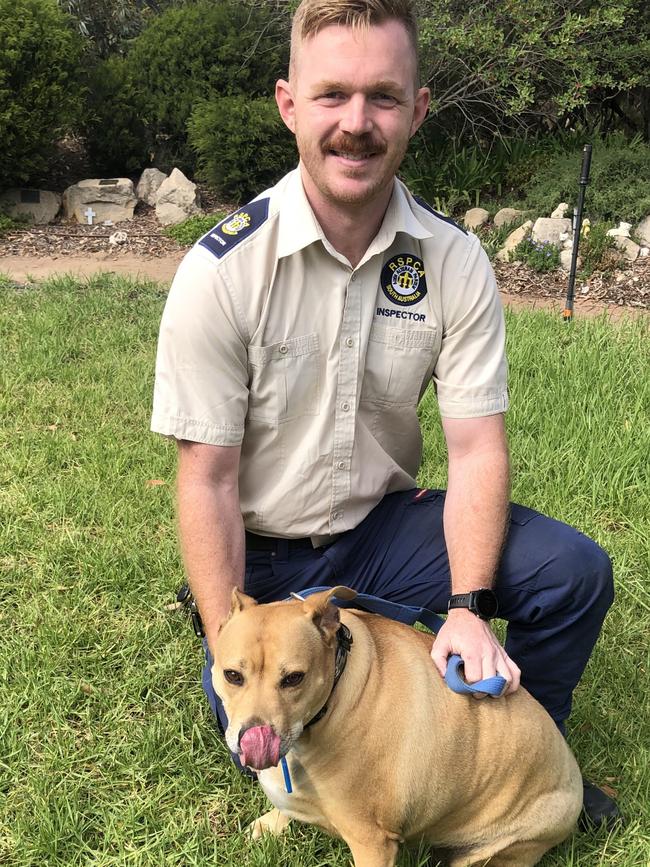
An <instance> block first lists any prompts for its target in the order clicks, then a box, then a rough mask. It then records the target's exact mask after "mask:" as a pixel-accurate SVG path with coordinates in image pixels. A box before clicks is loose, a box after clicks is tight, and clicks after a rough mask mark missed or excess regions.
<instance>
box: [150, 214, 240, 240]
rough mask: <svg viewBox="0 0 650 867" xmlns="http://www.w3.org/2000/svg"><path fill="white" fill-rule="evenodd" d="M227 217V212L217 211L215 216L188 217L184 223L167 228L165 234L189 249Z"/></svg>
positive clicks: (199, 215)
mask: <svg viewBox="0 0 650 867" xmlns="http://www.w3.org/2000/svg"><path fill="white" fill-rule="evenodd" d="M225 216H226V212H225V211H217V212H216V213H214V214H198V215H197V216H195V217H188V219H187V220H183V222H182V223H176V224H175V225H174V226H167V228H166V229H165V230H164V232H165V235H167V237H168V238H173V239H174V240H175V241H178V243H179V244H182V245H183V246H186V247H189V246H190V245H191V244H194V243H195V242H196V241H198V240H199V238H201V237H203V235H205V233H206V232H209V231H210V229H212V227H213V226H216V225H217V223H219V222H221V220H223V218H224V217H225Z"/></svg>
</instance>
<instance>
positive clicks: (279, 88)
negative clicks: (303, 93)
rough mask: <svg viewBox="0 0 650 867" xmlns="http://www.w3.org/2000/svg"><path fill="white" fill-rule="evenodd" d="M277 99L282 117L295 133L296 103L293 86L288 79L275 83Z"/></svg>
mask: <svg viewBox="0 0 650 867" xmlns="http://www.w3.org/2000/svg"><path fill="white" fill-rule="evenodd" d="M275 101H276V103H277V105H278V111H279V112H280V117H281V118H282V120H283V121H284V122H285V124H286V125H287V126H288V127H289V129H290V130H291V132H292V133H294V135H295V132H296V103H295V100H294V97H293V88H292V87H291V85H290V84H289V82H288V81H284V79H282V78H281V79H280V80H279V81H277V82H276V84H275Z"/></svg>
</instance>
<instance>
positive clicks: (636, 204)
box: [527, 134, 650, 222]
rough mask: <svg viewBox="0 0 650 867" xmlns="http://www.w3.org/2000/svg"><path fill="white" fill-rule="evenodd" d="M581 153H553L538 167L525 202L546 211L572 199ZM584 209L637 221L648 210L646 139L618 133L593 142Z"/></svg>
mask: <svg viewBox="0 0 650 867" xmlns="http://www.w3.org/2000/svg"><path fill="white" fill-rule="evenodd" d="M581 162H582V156H581V152H580V151H569V152H568V153H557V154H555V155H554V156H553V157H552V158H551V159H549V160H548V161H547V162H546V164H545V165H544V166H543V167H542V168H541V169H540V171H539V172H538V173H537V175H536V176H535V178H534V179H533V181H532V183H531V186H530V188H529V191H528V195H527V205H528V207H529V208H531V209H533V210H535V211H537V213H539V214H547V213H549V214H550V212H551V210H552V209H553V208H554V207H555V206H556V205H557V204H558V202H568V203H569V204H570V205H573V204H575V201H576V198H577V194H578V177H579V174H580V165H581ZM585 213H586V214H588V215H589V217H590V218H592V219H594V220H607V221H610V222H613V221H617V220H629V221H630V222H636V221H638V220H640V219H642V218H643V217H645V216H647V215H648V214H650V145H647V144H644V143H643V142H642V141H641V140H640V139H639V138H637V139H634V140H632V141H630V142H628V141H627V140H626V139H625V137H624V136H623V135H622V134H615V135H611V136H609V137H608V138H606V139H604V140H602V139H600V140H596V141H594V143H593V156H592V161H591V177H590V182H589V185H588V187H587V192H586V198H585Z"/></svg>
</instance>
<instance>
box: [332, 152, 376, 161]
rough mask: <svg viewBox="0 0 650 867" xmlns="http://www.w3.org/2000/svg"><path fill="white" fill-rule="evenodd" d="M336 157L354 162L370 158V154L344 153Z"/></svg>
mask: <svg viewBox="0 0 650 867" xmlns="http://www.w3.org/2000/svg"><path fill="white" fill-rule="evenodd" d="M338 155H339V156H340V157H343V159H346V160H355V161H360V160H365V159H367V158H368V157H369V156H370V154H345V153H340V152H339V154H338Z"/></svg>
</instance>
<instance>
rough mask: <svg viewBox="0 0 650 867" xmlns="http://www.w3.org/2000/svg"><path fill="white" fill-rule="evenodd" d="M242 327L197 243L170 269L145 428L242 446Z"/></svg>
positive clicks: (220, 277)
mask: <svg viewBox="0 0 650 867" xmlns="http://www.w3.org/2000/svg"><path fill="white" fill-rule="evenodd" d="M247 344H248V340H247V335H246V325H245V321H244V318H243V316H242V314H241V311H240V310H239V309H238V306H237V304H236V300H235V295H234V293H233V291H232V288H231V287H230V286H229V284H228V280H227V277H226V275H225V273H224V272H223V270H222V269H219V267H218V264H217V263H213V262H212V261H211V260H207V259H206V258H204V257H203V256H202V255H201V251H199V250H197V249H196V248H195V249H193V250H191V251H190V252H189V253H188V255H187V256H186V257H185V259H184V260H183V261H182V262H181V265H180V267H179V269H178V271H177V272H176V276H175V277H174V281H173V283H172V286H171V289H170V291H169V296H168V298H167V303H166V305H165V310H164V312H163V316H162V321H161V325H160V334H159V338H158V352H157V356H156V377H155V385H154V398H153V414H152V419H151V430H152V431H154V432H156V433H161V434H164V435H166V436H171V437H175V438H176V439H186V440H191V441H193V442H200V443H208V444H210V445H223V446H236V445H240V444H241V442H242V439H243V435H244V419H245V417H246V412H247V408H248V361H247Z"/></svg>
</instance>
